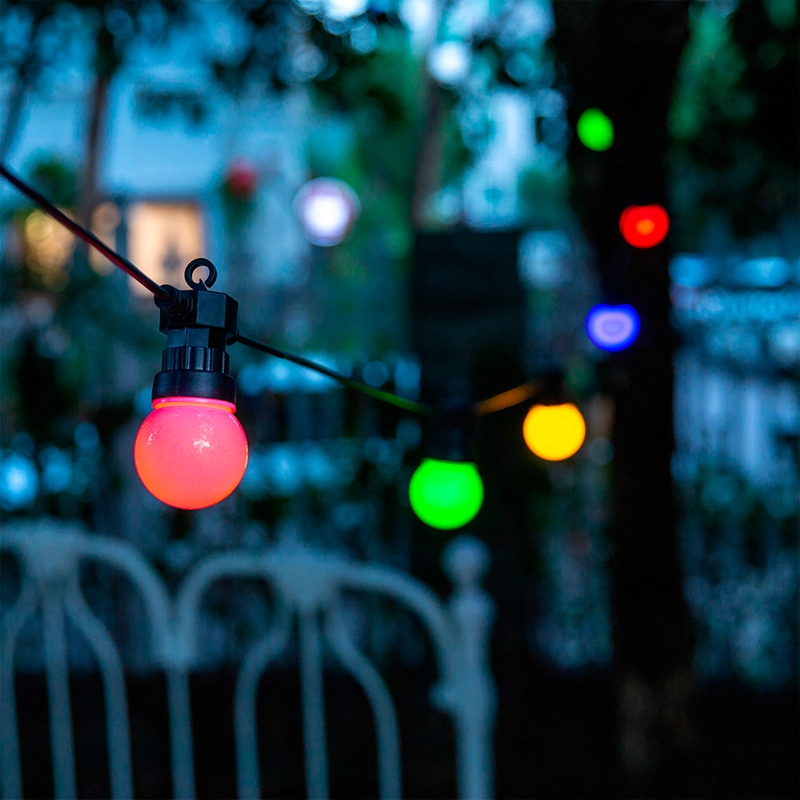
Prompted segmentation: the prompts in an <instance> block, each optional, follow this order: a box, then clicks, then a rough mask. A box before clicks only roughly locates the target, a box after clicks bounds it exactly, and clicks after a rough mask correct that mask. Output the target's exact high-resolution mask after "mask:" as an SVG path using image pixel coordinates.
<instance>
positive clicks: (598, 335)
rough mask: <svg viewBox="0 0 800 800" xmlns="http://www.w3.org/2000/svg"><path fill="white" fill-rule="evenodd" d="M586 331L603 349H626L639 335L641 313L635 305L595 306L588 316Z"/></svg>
mask: <svg viewBox="0 0 800 800" xmlns="http://www.w3.org/2000/svg"><path fill="white" fill-rule="evenodd" d="M586 333H587V334H588V336H589V338H590V339H591V340H592V342H594V344H596V345H597V346H598V347H599V348H601V349H602V350H611V351H614V350H624V349H625V348H626V347H629V346H630V345H632V344H633V342H634V341H635V340H636V337H637V336H638V335H639V315H638V314H637V313H636V310H635V309H634V308H633V306H629V305H619V306H604V305H598V306H595V307H594V308H593V309H592V310H591V311H590V312H589V314H588V316H587V317H586Z"/></svg>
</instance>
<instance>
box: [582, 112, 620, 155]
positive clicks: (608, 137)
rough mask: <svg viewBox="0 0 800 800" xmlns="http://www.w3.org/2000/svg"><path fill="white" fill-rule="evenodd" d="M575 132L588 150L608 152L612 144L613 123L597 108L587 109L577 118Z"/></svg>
mask: <svg viewBox="0 0 800 800" xmlns="http://www.w3.org/2000/svg"><path fill="white" fill-rule="evenodd" d="M576 132H577V134H578V139H580V141H581V143H582V144H583V145H584V146H585V147H588V148H589V149H590V150H598V151H602V150H608V148H609V147H611V145H612V144H614V123H613V122H611V120H610V119H609V118H608V117H607V116H606V115H605V114H604V113H603V112H602V111H601V110H600V109H599V108H587V109H586V111H584V112H583V114H581V115H580V117H578V124H577V125H576Z"/></svg>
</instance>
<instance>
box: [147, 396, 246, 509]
mask: <svg viewBox="0 0 800 800" xmlns="http://www.w3.org/2000/svg"><path fill="white" fill-rule="evenodd" d="M234 411H236V406H234V405H233V403H226V402H223V401H221V400H210V399H208V398H204V397H164V398H161V399H157V400H154V401H153V411H152V412H151V413H150V414H149V415H148V416H147V417H146V418H145V420H144V422H143V423H142V425H141V427H140V428H139V432H138V433H137V434H136V441H135V443H134V449H133V457H134V461H135V463H136V471H137V472H138V473H139V477H140V478H141V481H142V483H143V484H144V485H145V487H146V488H147V490H148V491H149V492H150V493H151V494H152V495H153V496H154V497H156V498H158V499H159V500H161V502H163V503H166V504H167V505H169V506H174V507H175V508H186V509H197V508H206V507H207V506H212V505H214V504H215V503H219V502H220V501H221V500H224V499H225V498H226V497H227V496H228V495H229V494H230V493H231V492H233V490H234V489H235V488H236V487H237V486H238V485H239V482H240V481H241V480H242V477H243V475H244V472H245V469H246V467H247V452H248V448H247V436H246V435H245V432H244V430H243V428H242V426H241V424H240V423H239V420H238V419H236V416H235V415H234Z"/></svg>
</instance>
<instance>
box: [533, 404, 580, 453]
mask: <svg viewBox="0 0 800 800" xmlns="http://www.w3.org/2000/svg"><path fill="white" fill-rule="evenodd" d="M522 436H523V438H524V439H525V444H527V445H528V447H529V448H530V450H531V452H532V453H533V454H534V455H537V456H539V458H543V459H544V460H545V461H563V460H564V459H566V458H569V457H570V456H572V455H575V453H577V452H578V450H580V448H581V445H582V444H583V440H584V439H585V438H586V423H585V421H584V419H583V415H582V414H581V412H580V411H578V409H577V407H576V406H575V405H573V404H572V403H561V404H560V405H535V406H533V408H531V410H530V411H529V412H528V413H527V415H526V417H525V421H524V422H523V423H522Z"/></svg>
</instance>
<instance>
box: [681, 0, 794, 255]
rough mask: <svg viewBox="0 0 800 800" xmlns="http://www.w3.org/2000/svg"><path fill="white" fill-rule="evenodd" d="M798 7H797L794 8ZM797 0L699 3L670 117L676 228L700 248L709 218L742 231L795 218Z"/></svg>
mask: <svg viewBox="0 0 800 800" xmlns="http://www.w3.org/2000/svg"><path fill="white" fill-rule="evenodd" d="M790 6H791V9H790ZM795 12H796V8H795V4H794V3H789V4H786V3H783V2H780V1H778V2H775V0H773V1H772V2H743V3H741V4H740V5H739V7H738V9H737V10H736V11H735V12H734V14H733V15H732V16H730V17H724V16H722V15H721V14H720V13H719V12H718V11H716V10H715V9H714V8H713V7H711V6H707V5H700V4H698V5H696V6H693V7H692V10H691V13H690V24H691V39H690V42H689V45H688V46H687V48H686V51H685V53H684V56H683V61H682V64H681V68H680V73H679V78H678V83H677V87H676V91H675V96H674V100H673V105H672V109H671V118H670V132H671V134H672V136H673V138H674V141H675V146H674V148H673V151H672V153H671V166H672V183H673V190H672V191H673V206H674V208H675V209H676V212H677V213H676V219H675V223H676V224H675V233H676V235H677V237H678V241H679V243H680V246H681V247H696V246H697V245H698V244H699V242H700V240H701V238H702V236H703V233H704V230H705V228H706V225H707V223H708V221H709V219H711V218H714V217H719V216H720V215H722V216H724V217H725V218H727V219H728V220H729V222H730V224H731V227H732V230H733V232H734V234H735V235H736V236H738V237H742V238H743V237H748V236H753V235H756V234H758V233H761V232H764V231H774V230H775V229H776V228H777V227H778V225H779V221H780V220H781V219H782V218H785V217H793V218H796V216H797V207H798V185H797V183H798V182H797V175H798V171H799V170H800V161H799V160H798V147H797V133H798V129H799V128H798V123H799V122H800V99H799V98H800V85H799V84H798V73H799V71H800V66H799V65H798V47H797V42H798V22H797V14H796V13H795Z"/></svg>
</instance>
